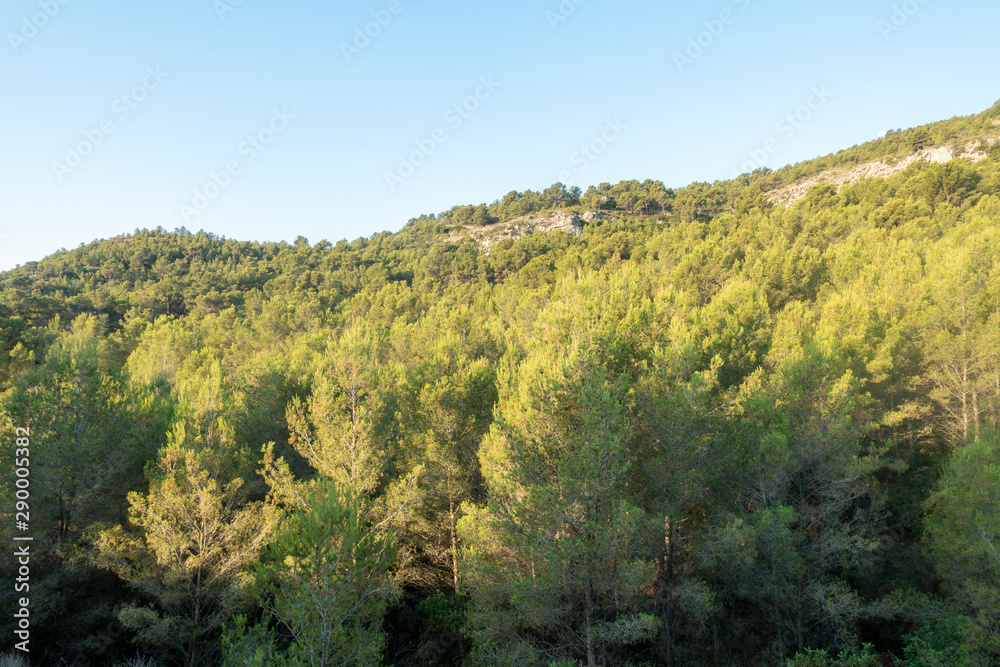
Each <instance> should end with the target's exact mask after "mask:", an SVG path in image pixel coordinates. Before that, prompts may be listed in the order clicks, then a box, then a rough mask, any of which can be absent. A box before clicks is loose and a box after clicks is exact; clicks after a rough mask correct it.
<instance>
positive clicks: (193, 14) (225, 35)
mask: <svg viewBox="0 0 1000 667" xmlns="http://www.w3.org/2000/svg"><path fill="white" fill-rule="evenodd" d="M997 25H1000V3H995V2H985V1H983V0H979V1H971V0H950V1H949V2H944V0H905V1H904V2H900V1H898V0H885V1H883V0H863V1H862V0H840V1H838V2H802V1H801V0H799V1H797V2H791V1H782V0H770V1H767V0H710V1H707V2H697V3H694V2H683V3H682V2H677V1H672V2H671V1H668V2H662V1H661V2H652V1H645V0H616V1H615V2H612V1H611V0H535V1H531V0H506V1H505V2H489V3H487V2H478V1H468V0H466V1H464V2H458V1H453V0H357V1H352V2H320V1H318V0H285V1H284V2H280V3H279V2H276V1H274V0H270V1H269V0H170V1H169V2H167V1H161V2H153V1H146V2H135V1H134V0H132V1H127V2H126V1H124V0H100V2H98V1H96V0H4V2H3V4H2V6H0V37H2V38H3V39H2V42H0V96H2V102H0V160H2V172H0V270H6V269H9V268H12V267H14V266H16V265H19V264H24V263H26V262H30V261H37V260H39V259H42V258H43V257H45V256H47V255H49V254H51V253H53V252H55V251H58V250H59V249H61V248H73V247H76V246H78V245H80V244H81V243H89V242H91V241H93V240H95V239H99V238H109V237H113V236H117V235H120V234H127V233H130V232H132V231H133V230H134V229H138V228H150V229H152V228H156V227H164V228H166V229H168V230H173V229H176V228H180V227H185V228H187V229H188V230H191V231H197V230H202V229H203V230H205V231H208V232H212V233H215V234H217V235H220V236H225V237H227V238H234V239H240V240H257V241H280V240H286V241H294V240H295V239H296V238H297V237H298V236H304V237H306V238H307V239H309V240H310V242H311V243H317V242H319V241H321V240H328V241H334V242H335V241H337V240H340V239H355V238H358V237H360V236H370V235H372V234H374V233H377V232H381V231H385V230H389V231H396V230H398V229H400V228H401V227H402V226H403V225H404V224H405V223H406V222H407V221H408V220H409V219H410V218H413V217H417V216H419V215H420V214H423V213H439V212H442V211H445V210H448V209H450V208H451V207H452V206H455V205H458V204H479V203H489V202H492V201H494V200H496V199H500V198H502V197H503V195H504V194H506V193H507V192H509V191H511V190H522V191H523V190H526V189H532V190H541V189H544V188H545V187H548V186H549V185H551V184H553V183H555V182H557V181H559V182H563V183H565V184H567V185H577V186H580V187H582V188H584V189H586V187H587V186H589V185H594V184H598V183H601V182H610V183H615V182H618V181H621V180H626V179H639V180H645V179H648V178H650V179H654V180H660V181H663V182H664V183H665V184H666V185H667V186H668V187H681V186H684V185H686V184H688V183H691V182H694V181H709V182H711V181H715V180H723V179H728V178H731V177H733V176H735V175H738V174H739V173H741V172H744V171H749V170H751V169H752V168H757V167H760V166H766V167H770V168H772V169H776V168H780V167H781V166H783V165H785V164H794V163H796V162H800V161H802V160H807V159H811V158H813V157H817V156H820V155H826V154H828V153H831V152H835V151H837V150H840V149H843V148H848V147H850V146H853V145H855V144H859V143H863V142H865V141H868V140H871V139H874V138H877V137H878V136H880V135H881V134H882V133H883V132H885V131H886V130H888V129H897V128H906V127H912V126H914V125H920V124H924V123H928V122H934V121H937V120H943V119H946V118H951V117H953V116H962V115H969V114H974V113H978V112H980V111H983V110H984V109H987V108H989V107H990V106H992V105H993V104H994V103H995V102H996V101H997V100H998V98H1000V39H997V33H996V26H997Z"/></svg>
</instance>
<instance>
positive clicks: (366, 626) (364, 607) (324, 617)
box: [256, 481, 397, 667]
mask: <svg viewBox="0 0 1000 667" xmlns="http://www.w3.org/2000/svg"><path fill="white" fill-rule="evenodd" d="M365 502H366V501H365V500H364V499H363V497H362V496H361V495H360V494H358V493H356V492H354V491H352V490H351V489H350V487H339V486H338V485H337V484H335V483H333V482H329V481H327V482H323V483H322V484H320V485H318V486H317V487H316V488H315V489H314V490H313V492H312V494H311V495H310V496H309V503H308V504H309V509H308V510H306V511H302V512H297V513H295V514H293V515H292V516H291V517H289V518H288V519H287V520H286V521H285V522H284V524H283V525H282V527H281V529H280V530H279V531H278V533H277V535H276V536H275V539H274V541H273V542H272V543H271V544H270V545H269V546H268V548H267V551H266V552H265V555H264V558H263V560H262V563H261V564H260V565H259V566H258V567H257V570H256V579H257V586H256V590H257V594H258V596H259V597H260V598H261V600H262V602H263V603H264V605H265V607H266V609H267V610H268V612H269V613H270V614H271V616H272V617H273V618H274V619H275V620H276V621H278V622H280V623H282V624H283V625H284V627H286V628H287V629H288V631H289V632H290V633H291V636H292V643H291V646H290V647H289V649H288V657H289V658H291V659H292V660H293V661H294V660H297V661H299V662H298V663H297V664H304V665H309V666H310V667H331V666H334V665H337V666H341V665H342V666H345V667H346V666H354V667H367V666H369V665H377V664H380V661H381V658H382V653H383V651H384V648H385V641H386V637H385V633H384V632H383V630H382V621H383V617H384V616H385V612H386V609H387V607H388V605H389V604H390V602H392V600H393V599H394V598H395V596H396V594H397V591H396V588H395V585H394V582H393V581H392V579H391V578H390V576H389V570H390V568H391V567H392V565H393V564H394V562H395V559H396V555H395V548H394V546H393V540H392V538H391V536H389V535H388V534H386V533H385V532H384V531H381V530H379V529H377V528H376V527H374V526H372V525H371V523H370V522H369V517H370V516H371V512H369V511H367V510H366V509H365V508H364V507H363V505H364V503H365Z"/></svg>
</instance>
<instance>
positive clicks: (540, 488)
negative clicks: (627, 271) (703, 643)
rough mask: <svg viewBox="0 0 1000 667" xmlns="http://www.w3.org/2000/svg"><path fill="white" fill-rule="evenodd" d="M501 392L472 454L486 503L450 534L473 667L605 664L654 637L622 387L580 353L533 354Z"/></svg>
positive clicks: (650, 572) (472, 510)
mask: <svg viewBox="0 0 1000 667" xmlns="http://www.w3.org/2000/svg"><path fill="white" fill-rule="evenodd" d="M502 386H503V389H502V392H501V399H500V404H499V407H498V415H497V423H496V424H495V425H494V427H493V429H492V430H491V432H490V434H489V436H488V437H487V439H486V441H485V442H484V445H483V449H482V451H481V453H480V459H481V464H482V469H483V474H484V477H485V479H486V483H487V487H488V489H489V493H490V502H489V504H488V505H487V507H486V508H483V509H477V508H474V507H468V508H467V511H468V512H469V513H468V515H467V516H465V517H464V518H463V519H462V521H461V522H460V524H459V533H460V535H461V536H462V538H463V541H464V542H465V544H466V545H467V547H466V549H465V552H464V553H465V562H466V563H467V572H468V574H469V576H468V579H469V590H470V592H471V594H472V606H471V609H470V611H469V631H470V633H471V635H472V637H473V641H474V643H475V645H476V649H475V653H474V656H475V659H476V660H477V661H479V662H480V663H485V664H515V663H517V662H519V661H522V660H523V661H527V662H529V664H535V663H536V662H537V661H539V660H541V659H545V660H558V659H566V658H575V659H583V660H585V661H586V663H587V665H588V666H589V667H594V666H595V665H597V664H604V663H605V662H606V660H608V659H609V658H610V657H611V656H613V655H615V653H616V651H618V650H619V649H620V648H621V647H623V646H627V645H629V644H632V643H636V642H642V641H645V640H648V639H649V638H650V637H651V636H652V635H653V634H655V632H656V627H657V623H656V621H655V619H654V618H653V617H651V616H648V615H644V614H643V613H642V612H641V609H642V607H643V602H642V598H643V590H644V589H645V588H646V587H648V586H649V584H650V583H651V582H652V580H653V577H654V570H653V567H652V565H651V564H650V563H649V562H647V561H644V560H642V559H641V558H640V557H639V555H638V552H639V543H640V540H641V533H642V529H643V523H644V514H643V512H642V510H640V509H639V507H638V506H637V505H636V504H635V502H634V499H633V493H634V492H633V491H632V490H631V489H630V487H629V484H628V481H629V476H630V469H631V467H632V456H631V453H630V451H629V445H630V443H631V437H632V434H631V428H630V425H629V424H628V420H627V417H626V414H625V405H624V399H625V396H626V387H625V386H624V385H623V384H622V382H621V381H620V380H616V379H615V378H614V377H613V376H611V375H609V374H608V373H607V372H606V371H605V370H603V368H602V367H601V366H600V365H598V364H596V363H595V360H594V358H593V356H592V355H591V354H589V353H588V352H587V351H586V349H581V346H580V345H579V344H574V345H572V346H571V347H570V349H565V348H564V349H563V350H562V351H558V350H557V349H556V348H546V349H543V350H540V351H537V352H536V353H535V354H533V355H532V356H530V357H529V358H528V359H526V360H525V361H524V362H523V363H522V364H521V366H520V367H519V368H518V370H517V371H516V372H515V373H514V374H513V375H512V376H511V377H508V378H506V381H505V382H504V383H503V384H502Z"/></svg>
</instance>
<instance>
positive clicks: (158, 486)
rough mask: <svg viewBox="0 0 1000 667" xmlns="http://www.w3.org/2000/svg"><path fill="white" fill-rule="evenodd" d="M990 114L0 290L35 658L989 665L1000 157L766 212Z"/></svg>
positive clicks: (121, 251) (157, 245) (7, 429)
mask: <svg viewBox="0 0 1000 667" xmlns="http://www.w3.org/2000/svg"><path fill="white" fill-rule="evenodd" d="M998 119H1000V105H998V106H997V107H994V108H993V109H991V110H989V111H987V112H985V113H984V114H981V115H979V116H974V117H970V118H964V119H953V120H952V121H947V122H945V123H939V124H936V125H932V126H928V127H926V128H918V129H917V130H908V131H906V132H899V133H893V134H891V135H889V136H888V137H887V138H886V139H884V140H881V141H879V142H874V143H872V144H866V145H864V146H860V147H855V148H853V149H850V150H848V151H845V152H843V153H841V154H838V155H836V156H829V157H827V158H822V159H820V160H818V161H815V162H812V163H806V164H803V165H796V166H794V167H789V168H787V169H785V170H782V171H779V172H768V171H766V170H762V171H760V172H755V173H754V174H747V175H745V176H744V177H742V178H741V179H737V180H734V181H727V182H719V183H715V184H707V183H700V184H694V185H691V186H688V187H686V188H682V189H679V190H672V189H668V188H666V187H665V186H664V185H663V184H662V183H658V182H653V181H646V182H642V183H640V182H638V181H629V182H624V183H620V184H618V185H614V186H612V185H609V184H601V185H599V186H595V187H591V188H589V189H588V190H587V191H581V190H578V189H575V188H573V189H568V188H566V187H564V186H562V185H561V184H556V185H554V186H553V187H551V188H549V189H547V190H545V191H543V192H541V193H535V192H530V191H529V192H524V193H518V192H513V193H510V194H509V195H507V196H506V197H504V198H503V199H502V200H499V201H497V202H494V203H493V204H491V205H488V206H487V205H482V206H466V207H456V208H454V209H452V210H451V211H448V212H446V213H444V214H441V215H433V216H423V217H421V218H418V219H414V220H411V221H410V223H409V224H408V225H407V226H406V227H405V228H404V229H403V230H402V231H400V232H399V233H396V234H389V233H385V234H378V235H375V236H373V237H371V238H365V239H358V240H356V241H354V242H339V243H336V244H330V243H327V242H321V243H318V244H315V245H310V244H309V242H308V241H307V240H306V239H303V238H300V239H298V241H297V242H296V243H294V244H285V243H280V244H275V243H263V244H261V243H250V242H238V241H233V240H228V239H224V238H219V237H216V236H213V235H211V234H206V233H203V232H199V233H191V232H188V231H186V230H183V229H182V230H178V231H175V232H167V231H165V230H162V229H157V230H153V231H149V230H136V231H135V232H134V233H133V234H131V235H128V236H123V237H118V238H115V239H110V240H106V241H100V242H95V243H93V244H90V245H87V246H81V247H80V248H77V249H74V250H71V251H65V252H61V253H58V254H56V255H54V256H52V257H49V258H47V259H45V260H42V261H40V262H33V263H30V264H27V265H24V266H21V267H18V268H17V269H15V270H13V271H9V272H7V273H5V274H2V275H0V385H2V390H3V393H2V397H0V421H2V432H3V433H4V434H6V435H5V442H6V444H5V446H4V448H3V449H2V457H3V459H4V461H3V466H4V469H5V470H7V471H10V470H13V468H14V467H15V466H14V461H13V459H14V458H15V448H14V445H13V442H14V437H15V436H14V433H15V427H30V429H31V442H32V445H31V452H30V469H31V477H30V480H31V496H30V512H31V522H30V524H31V530H32V534H33V535H34V537H35V542H34V543H33V545H32V557H31V580H30V599H31V623H32V625H31V627H32V636H31V655H30V658H31V661H32V664H37V665H59V664H77V665H79V664H117V663H119V662H121V661H125V660H128V659H134V662H133V663H132V664H150V665H153V664H155V665H189V666H191V667H195V666H197V665H225V666H227V667H229V666H233V667H234V666H245V665H256V666H264V665H376V664H387V665H396V666H397V667H403V666H405V665H467V664H468V665H519V666H520V665H523V666H525V667H527V666H530V665H564V666H569V665H577V664H581V663H582V664H587V665H629V664H631V665H643V664H649V665H653V664H655V665H674V666H679V665H695V666H696V665H784V664H786V663H787V664H789V665H795V666H797V667H807V666H823V665H860V666H867V665H872V666H874V665H892V664H896V665H907V666H910V667H923V666H927V667H930V666H934V665H970V666H985V665H995V664H998V663H1000V555H998V554H1000V552H998V551H997V549H998V546H1000V148H998V147H997V146H994V147H993V148H992V149H989V150H990V151H991V152H990V154H989V157H988V158H987V159H984V160H981V161H979V162H975V163H973V162H971V161H968V160H958V161H954V162H950V163H947V164H928V163H925V162H917V163H915V164H913V165H912V166H910V167H909V168H908V169H906V170H905V171H903V172H902V173H899V174H897V175H895V176H892V177H890V178H888V179H885V180H865V181H861V182H859V183H856V184H854V185H848V186H845V187H843V188H840V189H839V190H838V188H836V187H833V186H822V185H821V186H816V187H814V188H813V189H812V190H810V191H809V193H808V195H807V196H806V197H804V198H803V199H801V200H799V201H797V202H796V203H795V204H794V205H792V206H790V207H789V208H787V209H786V208H781V207H775V206H774V205H772V203H771V202H770V199H769V197H768V193H769V192H771V191H773V190H775V189H776V188H779V187H781V186H783V185H787V184H790V183H793V182H795V180H796V179H799V178H801V177H803V176H807V175H813V174H815V173H818V172H819V171H822V170H823V169H826V168H829V167H831V166H836V165H840V164H852V163H859V162H864V161H867V160H871V159H884V158H887V157H896V156H900V155H905V154H907V153H909V154H912V153H913V152H914V151H916V150H919V149H920V148H922V147H924V146H933V145H939V144H941V143H943V142H950V141H959V140H961V141H965V140H969V139H972V138H975V137H978V136H982V135H983V134H984V133H988V132H990V131H997V128H996V127H995V121H997V120H998ZM557 210H558V211H567V212H582V211H586V210H592V211H598V210H599V211H603V212H607V213H610V216H609V217H607V218H605V219H598V220H595V221H594V222H592V223H590V224H588V225H587V226H586V227H585V229H584V233H583V235H582V236H581V237H574V236H571V235H568V234H564V233H562V232H558V231H553V232H548V233H539V234H535V235H531V236H526V237H524V238H520V239H518V240H511V239H506V240H502V241H498V242H497V243H495V244H493V245H492V246H491V248H490V252H489V254H488V255H487V254H485V253H484V252H482V251H481V249H480V248H479V247H478V246H477V245H476V243H474V242H473V241H472V240H459V241H449V240H447V239H454V238H458V236H456V233H457V232H461V231H462V230H463V229H464V228H466V227H476V228H484V227H487V228H488V227H489V226H490V225H497V224H500V223H504V222H507V221H510V220H512V219H516V218H517V217H519V216H524V215H528V214H534V213H542V212H546V211H557ZM14 493H15V487H14V477H13V475H11V474H5V475H4V476H3V478H2V483H0V496H2V510H0V511H2V512H3V514H4V521H3V524H2V531H3V534H4V539H5V540H6V541H7V543H8V544H10V543H11V537H12V533H13V532H15V528H14V525H15V524H14V508H15V499H14ZM0 567H2V568H3V572H4V580H5V581H7V582H8V583H7V584H5V585H4V587H3V590H2V593H0V596H2V597H3V600H4V605H5V606H4V608H5V609H11V608H13V607H14V600H15V599H16V598H17V597H19V596H20V595H16V594H14V593H13V590H14V586H13V581H14V578H15V576H17V575H16V570H15V567H16V564H15V563H14V561H13V559H4V560H3V561H2V565H0ZM5 619H6V620H4V621H3V624H4V628H5V629H4V630H3V633H4V637H5V638H11V637H13V636H14V635H13V624H12V622H11V616H10V615H9V614H8V615H7V616H5ZM11 644H13V641H11ZM136 655H142V656H144V659H145V660H146V661H147V662H144V663H143V662H141V661H140V660H139V659H136V658H135V656H136ZM121 664H124V663H123V662H121Z"/></svg>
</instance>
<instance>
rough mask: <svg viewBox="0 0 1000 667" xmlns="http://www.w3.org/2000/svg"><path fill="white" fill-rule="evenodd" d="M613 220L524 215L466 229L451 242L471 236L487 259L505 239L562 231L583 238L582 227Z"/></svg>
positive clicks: (587, 215)
mask: <svg viewBox="0 0 1000 667" xmlns="http://www.w3.org/2000/svg"><path fill="white" fill-rule="evenodd" d="M614 219H615V218H612V217H611V216H609V215H606V214H604V213H596V212H594V211H587V212H586V213H583V214H581V215H575V214H572V213H565V212H559V213H553V214H551V215H545V216H540V217H532V216H525V217H521V218H515V219H514V220H509V221H507V222H504V223H499V224H496V225H489V226H486V227H463V228H462V229H461V230H460V231H459V232H458V233H457V234H453V235H452V236H450V237H449V239H448V240H452V241H457V240H459V239H461V238H469V237H471V238H472V239H473V240H475V241H476V243H478V244H479V247H480V248H482V249H483V252H484V253H486V255H487V256H488V255H489V254H490V251H491V249H492V248H493V246H494V245H495V244H496V243H497V242H499V241H503V240H504V239H512V240H514V241H516V240H518V239H520V238H523V237H525V236H531V235H532V234H536V233H542V232H563V233H565V234H570V235H571V236H577V237H579V236H582V235H583V228H584V227H585V226H587V225H588V224H590V223H593V222H595V221H599V220H614Z"/></svg>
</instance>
